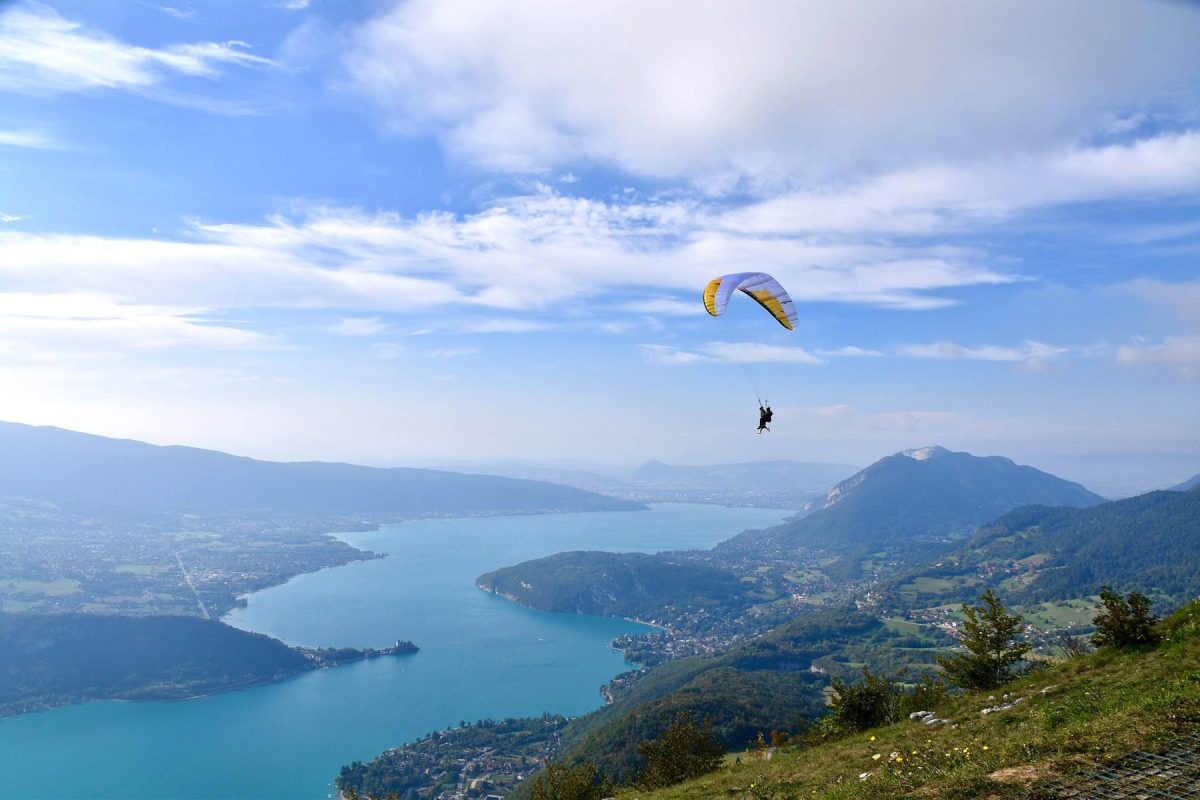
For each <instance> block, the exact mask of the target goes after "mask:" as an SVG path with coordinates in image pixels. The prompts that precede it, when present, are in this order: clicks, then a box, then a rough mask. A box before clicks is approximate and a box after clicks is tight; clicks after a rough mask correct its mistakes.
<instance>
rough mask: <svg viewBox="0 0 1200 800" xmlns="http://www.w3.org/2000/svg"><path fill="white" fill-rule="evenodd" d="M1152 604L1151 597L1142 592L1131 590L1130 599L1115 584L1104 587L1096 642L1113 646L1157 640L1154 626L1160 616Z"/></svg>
mask: <svg viewBox="0 0 1200 800" xmlns="http://www.w3.org/2000/svg"><path fill="white" fill-rule="evenodd" d="M1150 605H1151V603H1150V598H1148V597H1146V595H1144V594H1141V593H1140V592H1130V593H1129V595H1128V599H1127V600H1126V599H1123V598H1122V597H1121V595H1119V594H1117V593H1116V592H1114V591H1113V590H1112V587H1110V586H1103V587H1101V589H1100V606H1101V611H1100V613H1099V614H1097V615H1096V618H1095V619H1093V620H1092V624H1093V625H1095V626H1096V632H1095V633H1093V634H1092V644H1094V645H1095V646H1096V647H1113V648H1125V647H1139V646H1141V645H1147V644H1157V643H1158V634H1157V633H1156V632H1155V630H1154V626H1155V624H1156V623H1157V622H1158V618H1157V617H1154V616H1152V615H1151V614H1150Z"/></svg>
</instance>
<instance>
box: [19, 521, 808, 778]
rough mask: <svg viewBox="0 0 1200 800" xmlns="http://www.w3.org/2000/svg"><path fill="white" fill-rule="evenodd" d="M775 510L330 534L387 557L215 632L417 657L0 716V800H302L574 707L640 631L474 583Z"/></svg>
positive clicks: (730, 525) (693, 541) (722, 527)
mask: <svg viewBox="0 0 1200 800" xmlns="http://www.w3.org/2000/svg"><path fill="white" fill-rule="evenodd" d="M788 513H789V512H786V511H774V510H767V509H749V508H741V509H733V508H720V507H714V506H697V505H688V504H675V503H672V504H662V505H657V506H655V507H654V508H653V509H652V510H651V511H648V512H645V511H643V512H609V513H591V514H562V515H548V516H536V517H490V518H479V519H455V520H430V521H420V522H408V523H403V524H399V525H388V526H384V527H383V528H381V529H380V530H378V531H371V532H365V533H348V534H343V535H342V538H344V539H345V540H346V541H348V542H350V543H351V544H353V545H355V546H356V547H361V548H364V549H369V550H374V551H376V552H381V553H387V554H388V556H389V557H388V558H386V559H382V560H376V561H368V562H362V563H357V564H351V565H348V566H344V567H336V568H333V569H328V570H322V571H321V572H317V573H312V574H309V575H302V576H299V577H297V578H295V579H293V580H291V581H289V582H288V583H286V584H284V585H283V586H278V587H275V588H272V589H267V590H266V591H263V592H258V593H256V594H254V595H252V596H251V597H250V598H249V602H248V604H247V607H246V608H244V609H239V610H237V611H235V612H234V613H233V614H231V615H230V616H229V617H228V618H227V621H228V622H230V623H231V624H233V625H237V626H238V627H241V628H245V629H247V630H254V631H260V632H263V633H269V634H271V635H273V636H277V637H279V638H281V639H283V640H284V641H287V642H288V643H290V644H300V645H309V646H356V647H382V646H386V645H390V644H391V643H392V642H394V641H395V640H396V639H411V640H413V641H414V642H416V643H417V644H418V645H419V646H420V647H421V652H420V653H417V654H416V655H414V656H402V657H394V658H382V659H377V660H374V661H369V662H361V663H357V664H350V665H347V666H344V667H339V668H337V669H331V670H322V671H319V672H313V673H308V674H305V675H301V676H299V677H297V678H294V679H291V680H288V681H285V682H283V683H278V684H274V685H271V686H261V687H255V688H252V689H246V690H243V691H238V692H230V693H226V694H219V695H213V696H211V697H204V698H198V699H195V700H187V701H182V702H164V703H116V702H99V703H88V704H86V705H81V706H71V707H66V708H58V709H53V710H50V711H45V712H40V713H37V714H26V715H23V716H20V717H12V718H8V719H0V797H3V798H30V799H31V800H32V798H93V799H94V800H105V799H108V798H122V799H123V798H129V800H146V799H147V798H181V799H183V798H186V799H187V800H199V799H201V798H203V799H205V800H207V799H208V798H297V799H299V800H318V798H324V797H326V796H328V795H329V794H330V793H331V791H332V786H331V780H332V778H333V777H334V776H335V775H336V773H337V770H338V768H339V767H340V766H341V765H342V764H345V763H348V762H350V761H353V760H355V759H362V760H366V759H369V758H372V757H374V756H375V755H377V754H378V753H380V752H381V751H383V750H385V749H387V748H388V747H392V746H395V745H397V744H400V743H402V742H405V741H410V740H412V739H415V738H417V737H419V736H421V735H423V734H425V733H428V732H429V731H430V730H434V729H444V728H446V727H447V726H450V725H457V724H458V722H459V720H464V719H465V720H475V719H479V718H482V717H493V718H502V717H508V716H525V715H533V714H540V713H542V712H543V711H550V712H557V713H562V714H580V713H583V712H586V711H589V710H591V709H593V708H596V707H597V706H599V705H600V703H601V698H600V695H599V692H598V689H599V687H600V686H601V685H602V684H603V683H605V682H606V681H607V680H609V679H610V678H611V677H612V676H614V675H616V674H617V673H619V672H622V671H624V670H625V669H627V668H628V665H627V664H626V663H625V662H624V659H623V658H622V657H621V655H620V654H619V653H617V652H615V651H613V650H611V649H610V648H609V647H608V643H609V642H610V641H611V640H612V638H613V637H614V636H616V635H618V634H620V633H624V632H628V631H635V630H640V629H644V626H640V625H637V624H634V623H629V622H624V621H622V620H611V619H601V618H598V617H583V616H572V615H563V614H547V613H542V612H537V611H529V610H527V609H523V608H520V607H518V606H515V605H513V604H512V603H509V602H507V601H505V600H502V599H500V598H497V597H495V596H493V595H490V594H486V593H484V592H481V591H479V590H478V589H476V588H475V586H474V579H475V578H476V577H477V576H478V575H480V574H481V573H483V572H486V571H488V570H490V569H494V568H496V567H499V566H505V565H508V564H513V563H516V562H517V561H521V560H524V559H528V558H536V557H538V556H543V555H549V554H550V553H554V552H559V551H563V550H583V549H590V550H610V551H642V552H656V551H659V550H673V549H687V548H696V547H701V548H707V547H711V546H712V545H713V544H715V543H716V542H718V541H721V540H722V539H726V538H728V537H729V536H732V535H733V534H735V533H737V532H738V531H741V530H743V529H746V528H754V527H763V526H767V525H773V524H776V523H778V522H779V521H780V520H782V519H783V518H784V517H785V516H787V514H788Z"/></svg>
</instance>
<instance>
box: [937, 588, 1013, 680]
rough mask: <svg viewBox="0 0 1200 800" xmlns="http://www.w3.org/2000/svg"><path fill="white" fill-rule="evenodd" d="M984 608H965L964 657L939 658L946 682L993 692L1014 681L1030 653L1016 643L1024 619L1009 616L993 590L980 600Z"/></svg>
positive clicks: (963, 608) (956, 655) (957, 655)
mask: <svg viewBox="0 0 1200 800" xmlns="http://www.w3.org/2000/svg"><path fill="white" fill-rule="evenodd" d="M979 599H980V600H982V601H983V605H981V606H969V605H967V604H966V603H963V605H962V611H963V614H964V615H965V616H966V619H965V620H963V624H962V636H961V638H960V639H959V643H960V644H961V645H962V646H963V647H964V648H966V652H965V653H954V654H953V655H950V656H939V657H938V660H937V661H938V664H940V665H941V667H942V669H944V670H945V671H946V679H947V680H948V681H949V682H950V683H951V684H953V685H954V686H959V687H961V688H963V689H994V688H996V687H997V686H1002V685H1004V684H1005V683H1008V681H1009V680H1011V679H1012V677H1013V674H1014V667H1015V666H1016V665H1017V664H1018V663H1020V662H1021V661H1022V660H1023V659H1024V658H1025V654H1026V653H1028V652H1029V643H1028V642H1016V641H1015V639H1016V636H1017V633H1018V632H1019V631H1020V630H1021V617H1020V615H1018V614H1009V613H1008V612H1007V611H1005V610H1004V604H1003V603H1001V602H1000V598H998V597H997V596H996V593H995V592H993V591H992V590H991V589H988V590H987V591H986V592H984V593H983V595H982V596H981V597H980V598H979Z"/></svg>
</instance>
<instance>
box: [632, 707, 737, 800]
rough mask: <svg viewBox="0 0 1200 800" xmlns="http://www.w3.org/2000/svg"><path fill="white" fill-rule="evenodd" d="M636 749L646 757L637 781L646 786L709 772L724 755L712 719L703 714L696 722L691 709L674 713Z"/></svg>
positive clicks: (651, 786) (656, 786)
mask: <svg viewBox="0 0 1200 800" xmlns="http://www.w3.org/2000/svg"><path fill="white" fill-rule="evenodd" d="M638 750H639V751H640V752H641V754H642V758H644V759H645V760H646V767H645V769H644V770H643V771H642V772H641V774H640V775H639V780H638V782H639V783H640V784H641V785H642V786H644V787H646V788H647V789H659V788H662V787H664V786H673V785H675V784H677V783H681V782H682V781H686V780H689V779H691V778H696V777H699V776H701V775H704V774H705V773H708V772H712V771H713V770H715V769H716V768H717V767H719V766H721V760H722V759H723V758H724V757H725V745H724V744H722V743H721V740H720V738H719V737H718V736H717V732H716V731H715V730H714V729H713V726H712V720H711V719H708V718H705V719H704V721H703V722H701V723H699V724H697V722H696V720H695V719H694V718H693V717H692V713H691V712H690V711H680V712H678V713H677V714H675V716H674V717H672V718H671V722H670V724H669V725H668V726H667V729H666V730H665V731H663V732H662V733H661V734H659V736H658V738H657V739H654V740H652V741H649V742H643V743H642V744H641V745H640V746H639V747H638Z"/></svg>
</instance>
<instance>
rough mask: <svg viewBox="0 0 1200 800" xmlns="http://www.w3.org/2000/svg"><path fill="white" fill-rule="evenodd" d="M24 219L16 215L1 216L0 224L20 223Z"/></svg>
mask: <svg viewBox="0 0 1200 800" xmlns="http://www.w3.org/2000/svg"><path fill="white" fill-rule="evenodd" d="M23 219H24V217H19V216H17V215H16V214H0V222H20V221H21V220H23Z"/></svg>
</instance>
